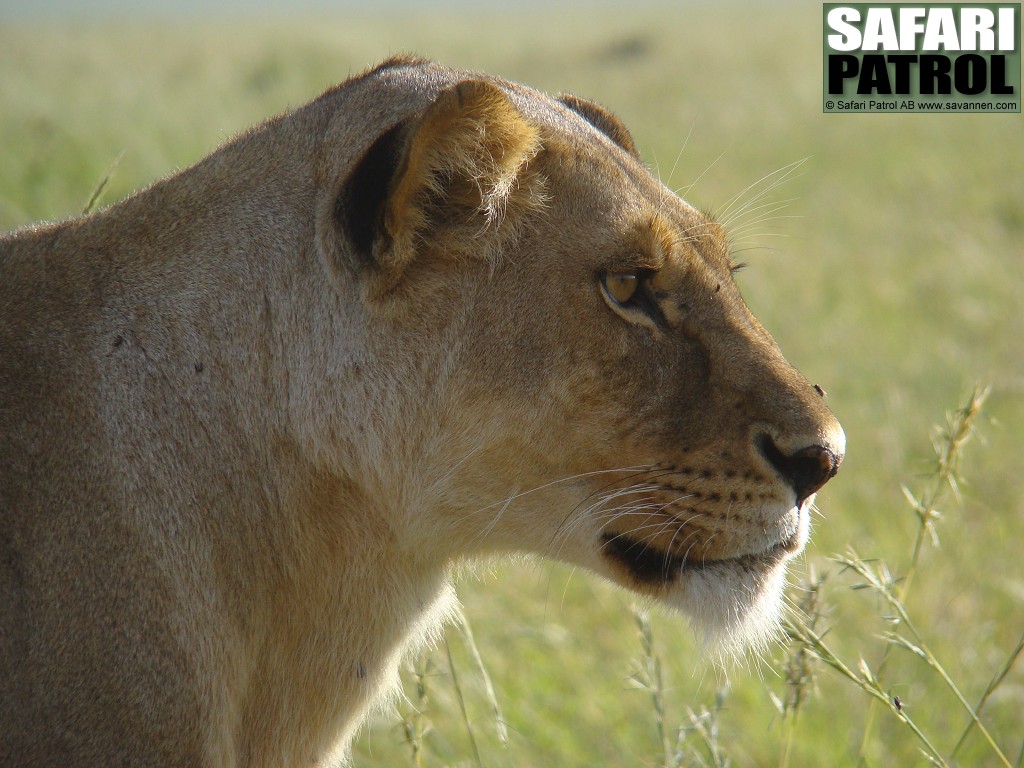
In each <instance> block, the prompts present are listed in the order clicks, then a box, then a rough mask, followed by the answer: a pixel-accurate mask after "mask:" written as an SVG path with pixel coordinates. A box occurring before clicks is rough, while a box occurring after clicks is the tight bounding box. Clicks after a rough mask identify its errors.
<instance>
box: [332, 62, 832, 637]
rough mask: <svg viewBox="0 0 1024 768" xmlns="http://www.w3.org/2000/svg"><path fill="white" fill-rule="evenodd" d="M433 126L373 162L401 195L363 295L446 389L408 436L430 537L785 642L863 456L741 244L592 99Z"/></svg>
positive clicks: (540, 100)
mask: <svg viewBox="0 0 1024 768" xmlns="http://www.w3.org/2000/svg"><path fill="white" fill-rule="evenodd" d="M416 119H417V120H418V121H419V122H418V123H415V124H414V125H413V127H411V128H410V127H409V126H408V125H406V126H404V127H403V128H402V129H401V130H402V131H405V132H407V134H408V135H405V136H402V137H399V138H397V139H392V142H393V143H394V144H396V145H398V146H400V149H399V150H397V151H396V154H395V158H396V159H394V160H393V161H392V162H391V163H390V164H388V163H383V164H382V162H381V160H380V158H379V157H378V158H376V159H372V162H373V163H374V164H375V167H381V166H383V167H393V168H394V177H393V178H392V180H391V181H390V182H389V184H388V187H387V189H386V190H384V191H381V192H380V201H379V211H378V212H377V213H375V214H374V216H375V217H376V218H375V220H376V221H377V222H378V224H377V228H376V229H375V230H374V231H373V233H372V234H371V236H368V237H366V238H364V239H365V240H366V241H367V242H372V243H373V245H372V247H371V248H370V249H369V250H370V252H371V255H372V257H373V262H374V266H373V267H372V268H370V269H369V270H368V271H367V272H366V273H365V274H364V279H365V281H366V282H365V295H366V296H367V297H368V298H367V301H368V302H369V303H370V304H371V306H372V307H374V310H373V311H374V316H375V323H378V324H379V325H380V327H382V328H386V329H387V334H388V336H387V341H383V340H382V342H381V343H382V344H394V343H395V339H398V338H401V339H404V340H405V341H404V342H403V343H406V344H418V349H419V350H420V353H418V354H419V357H418V358H417V363H416V366H417V371H418V373H417V374H416V375H419V376H426V377H427V378H429V385H428V386H427V389H426V391H425V392H424V393H423V396H422V398H421V401H420V404H419V406H418V407H417V409H416V413H415V414H413V413H412V411H411V409H409V408H406V409H405V410H404V411H403V421H402V423H401V424H397V423H394V424H393V428H394V434H393V435H392V436H391V437H390V438H387V439H388V440H390V441H391V444H393V445H403V446H406V448H407V449H408V450H409V451H410V457H409V458H410V460H411V458H412V456H411V455H412V454H415V455H416V457H417V461H418V462H419V463H418V466H425V465H428V464H429V465H431V466H432V467H433V468H432V470H431V472H432V475H431V477H432V480H431V481H430V482H429V483H428V484H427V485H428V486H429V487H430V488H431V489H433V490H432V492H431V495H430V498H419V499H417V502H416V503H417V504H418V505H419V506H420V507H421V508H422V509H424V510H426V509H431V510H436V511H435V512H434V513H432V514H431V515H429V522H425V523H424V525H423V528H422V530H430V531H431V532H432V535H433V536H434V538H435V539H437V541H438V546H439V547H442V548H445V547H447V548H448V549H449V550H450V554H451V555H452V556H461V555H465V554H474V553H477V552H494V551H525V552H530V553H536V554H540V555H543V556H547V557H553V558H557V559H561V560H564V561H568V562H571V563H574V564H577V565H580V566H583V567H586V568H588V569H590V570H592V571H595V572H597V573H600V574H602V575H604V576H606V577H608V578H610V579H612V580H613V581H615V582H617V583H619V584H621V585H623V586H625V587H627V588H629V589H632V590H634V591H637V592H640V593H642V594H645V595H650V596H654V597H656V598H659V599H662V600H664V601H667V602H669V603H671V604H674V605H677V606H679V607H681V608H682V609H684V610H685V611H686V612H687V613H689V614H690V615H692V616H693V617H695V618H696V619H698V620H699V623H700V624H701V625H702V626H704V627H705V628H708V629H711V630H715V629H722V630H727V633H728V634H729V636H731V637H734V638H743V639H751V638H752V637H753V638H756V637H757V636H758V635H760V634H763V633H765V632H770V631H771V630H772V627H773V626H774V623H775V620H776V619H775V617H776V615H777V613H778V603H779V600H780V594H781V589H782V584H783V576H784V569H785V563H786V562H787V561H788V560H789V559H791V558H792V557H793V556H794V555H796V554H797V553H799V552H800V551H801V550H802V549H803V548H804V545H805V543H806V541H807V537H808V530H809V516H810V510H811V505H812V503H813V500H814V494H815V492H816V491H817V490H818V489H819V488H820V487H821V486H822V485H823V484H824V483H825V482H826V481H827V480H828V479H830V478H831V477H832V476H833V475H835V473H836V471H837V469H838V467H839V463H840V462H841V460H842V457H843V454H844V451H845V438H844V435H843V431H842V429H841V427H840V426H839V424H838V422H837V421H836V420H835V418H834V417H833V416H832V415H831V413H830V412H829V411H828V409H827V408H826V407H825V405H824V403H823V402H822V392H821V390H820V389H818V388H817V387H815V386H812V385H811V384H810V383H809V382H808V381H807V380H806V379H804V378H803V377H802V376H801V375H800V374H799V373H798V372H797V371H796V370H795V369H794V368H792V366H790V365H789V364H788V363H787V362H786V361H785V359H784V358H783V357H782V354H781V353H780V351H779V349H778V347H777V346H776V344H775V342H774V340H773V339H772V337H771V336H770V335H769V334H768V332H767V331H766V330H765V329H764V328H763V327H762V326H761V325H760V324H759V323H758V322H757V320H756V319H755V318H754V317H753V316H752V315H751V314H750V312H749V311H748V309H747V308H746V306H745V305H744V303H743V301H742V298H741V297H740V294H739V291H738V289H737V288H736V285H735V283H734V281H733V277H732V272H733V270H734V268H735V267H734V265H733V264H732V263H731V261H730V258H729V251H728V245H727V241H726V237H725V233H724V232H723V231H722V228H721V227H720V226H719V225H718V224H717V223H716V222H715V221H714V220H713V219H712V218H710V217H709V216H706V215H704V214H702V213H700V212H699V211H697V210H696V209H694V208H693V207H691V206H690V205H689V204H687V203H686V202H684V201H683V200H681V199H679V198H678V197H677V196H676V195H675V194H674V193H672V192H671V191H670V190H668V189H667V188H666V187H664V186H663V185H662V184H661V183H660V182H659V181H657V180H656V179H655V178H653V177H652V176H651V174H650V173H649V171H648V170H647V169H646V168H645V167H644V166H643V165H642V164H641V163H640V162H639V160H638V158H637V155H636V153H635V150H634V148H633V144H632V139H631V138H630V137H629V134H628V132H627V131H626V130H625V128H623V127H622V126H621V124H619V123H618V121H617V120H616V119H615V118H614V117H612V116H611V115H609V114H608V113H606V112H604V111H603V110H602V109H601V108H599V107H597V106H596V105H593V104H590V103H589V102H584V101H582V100H579V99H576V98H567V99H564V100H563V101H562V102H560V103H556V102H554V101H552V100H550V99H547V98H546V97H543V96H541V95H540V94H536V93H535V92H532V91H527V90H526V89H523V88H522V87H520V86H515V85H512V84H507V83H502V82H500V81H469V82H462V83H456V84H454V85H453V86H452V87H451V88H449V89H448V90H444V91H442V92H441V94H440V95H439V96H438V98H437V99H436V100H435V101H434V102H433V103H432V104H431V105H430V106H428V107H427V109H426V110H425V112H424V113H423V114H421V115H420V116H418V117H417V118H416ZM463 130H464V131H465V135H464V136H463V135H462V134H460V131H463ZM463 139H464V140H465V146H460V144H461V142H462V141H463ZM373 151H374V150H372V149H371V150H370V151H369V152H368V153H367V155H366V156H365V157H366V158H372V156H373ZM364 162H370V161H369V160H367V161H364ZM357 173H358V171H357ZM350 226H351V225H350ZM425 337H426V338H429V341H427V342H426V343H425V342H424V338H425ZM382 339H383V337H382ZM424 349H431V350H434V352H433V353H431V354H433V357H432V358H431V359H430V360H429V362H428V360H427V359H425V358H424V357H423V354H424V353H423V352H422V350H424ZM422 383H423V384H425V385H426V384H428V382H427V381H423V382H422ZM413 425H415V426H413ZM427 425H429V426H427ZM414 435H415V437H413V436H414ZM425 453H427V454H429V455H430V457H432V459H433V461H431V459H430V458H428V457H427V456H425V455H424V454H425ZM413 463H415V462H412V461H409V462H406V466H409V465H410V464H413ZM403 482H405V483H408V482H409V480H408V478H405V479H404V481H403Z"/></svg>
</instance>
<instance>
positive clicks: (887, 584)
mask: <svg viewBox="0 0 1024 768" xmlns="http://www.w3.org/2000/svg"><path fill="white" fill-rule="evenodd" d="M399 52H415V53H419V54H422V55H425V56H428V57H430V58H435V59H438V60H440V61H443V62H445V63H447V64H450V65H453V66H458V67H463V68H470V69H481V70H486V71H489V72H493V73H496V74H501V75H503V76H506V77H508V78H511V79H514V80H520V81H523V82H526V83H528V84H530V85H534V86H537V87H539V88H541V89H543V90H547V91H549V92H555V93H557V92H565V91H568V92H572V93H576V94H578V95H581V96H586V97H589V98H592V99H594V100H596V101H599V102H600V103H602V104H604V105H605V106H607V107H609V108H610V109H612V110H613V111H615V112H616V113H617V114H618V115H619V116H620V117H621V118H622V119H623V120H624V121H625V123H626V124H627V125H628V126H629V127H630V129H631V130H632V132H633V135H634V138H635V139H636V142H637V144H638V146H639V147H640V150H641V153H642V154H643V156H644V159H645V161H646V162H647V163H648V164H649V165H650V167H651V168H652V169H653V170H654V171H655V172H656V173H657V174H658V175H660V177H661V178H662V179H663V180H664V181H665V183H666V184H668V186H670V187H672V188H673V189H677V190H680V191H681V193H682V194H684V195H685V197H686V198H687V199H688V200H690V201H691V202H693V203H694V204H695V205H697V206H699V207H701V208H704V209H707V210H709V211H712V212H714V213H716V214H717V215H718V217H719V218H720V219H722V220H724V221H726V222H727V223H729V226H730V229H731V231H732V233H733V238H732V242H733V246H734V248H733V249H734V252H735V257H736V259H737V260H739V261H744V262H746V263H748V265H749V266H748V267H747V269H745V270H744V271H742V272H741V273H740V274H739V275H738V281H739V284H740V287H741V289H742V291H743V293H744V295H745V297H746V299H747V301H748V303H749V304H750V306H751V308H752V309H753V311H754V313H755V314H757V315H758V316H759V318H760V319H761V321H762V322H763V323H764V324H765V325H766V326H767V327H768V328H769V329H770V330H771V331H772V333H773V334H774V335H775V337H776V339H777V341H778V342H779V344H780V346H781V347H782V349H783V351H784V353H785V354H786V355H787V357H788V358H789V359H790V360H791V361H792V362H793V363H794V364H795V365H796V366H797V367H798V368H800V369H801V370H802V371H803V372H804V373H805V374H806V375H807V376H808V378H810V379H811V381H812V382H816V383H818V384H820V385H821V386H822V387H823V388H825V389H826V390H827V391H828V402H829V404H830V406H831V408H832V409H833V411H834V412H835V413H836V415H837V416H838V417H839V418H840V420H841V421H842V422H843V426H844V427H845V429H846V433H847V439H848V456H847V458H846V461H845V462H844V464H843V467H842V470H841V472H840V474H839V476H838V477H837V478H836V479H835V480H834V481H833V482H831V483H830V484H829V485H827V486H826V487H825V488H824V490H823V491H822V492H821V493H820V494H819V496H818V501H817V507H818V510H819V512H818V514H816V515H815V519H814V533H813V538H812V541H811V544H810V546H809V548H808V551H807V553H806V555H805V556H804V557H803V558H802V559H801V560H800V561H798V562H797V563H796V565H795V567H794V568H792V569H791V582H792V588H791V590H790V598H791V601H792V602H793V603H794V604H802V605H803V606H804V609H805V613H803V614H801V613H799V612H794V614H793V618H792V619H791V620H790V622H789V624H788V630H789V634H790V636H791V637H790V640H789V641H788V642H784V643H782V644H779V645H778V646H776V647H773V648H771V649H769V650H768V651H767V652H765V653H763V654H761V655H760V656H755V657H751V658H749V659H747V660H741V661H740V662H738V663H735V664H733V663H727V664H725V665H724V666H718V665H716V664H715V662H714V657H713V654H709V653H707V652H706V651H705V650H702V648H701V644H700V640H699V638H695V637H694V633H693V632H691V630H690V629H689V627H688V626H687V623H686V621H685V619H684V618H682V617H679V616H676V615H671V614H668V613H667V612H665V611H662V610H660V609H657V608H652V607H651V606H647V605H644V604H642V603H638V602H637V601H636V599H635V598H633V597H631V596H630V595H628V594H626V593H625V592H623V591H622V590H620V589H618V588H615V587H611V586H609V585H607V584H605V583H603V582H601V581H599V580H597V579H596V578H594V577H592V576H590V575H588V574H586V573H582V572H577V571H572V570H570V569H567V568H564V567H561V566H555V565H552V564H550V563H546V562H516V563H499V564H495V565H493V566H490V567H487V568H483V569H481V570H480V571H479V572H478V573H476V574H467V575H466V577H465V578H464V579H463V580H462V582H461V584H460V588H459V594H460V597H461V599H462V602H463V605H464V614H465V617H466V623H465V624H464V625H463V626H462V627H459V626H452V627H449V629H448V632H447V636H446V640H445V641H444V642H442V643H440V644H439V645H438V646H437V647H435V648H433V649H431V650H430V651H429V652H427V653H424V654H423V655H421V656H418V657H416V658H413V659H410V660H409V662H408V664H407V668H406V671H405V673H404V677H403V681H404V691H405V698H404V699H403V700H400V701H398V702H397V703H396V706H395V707H394V708H393V709H389V710H388V711H385V712H383V713H381V714H380V715H379V717H377V718H376V719H375V720H374V721H373V723H372V725H371V727H369V728H367V729H365V730H364V732H363V734H362V736H361V737H360V739H359V740H358V742H357V744H356V749H355V765H356V766H357V767H359V768H366V767H369V766H455V765H462V766H558V767H560V768H561V767H565V768H571V767H573V766H580V767H582V766H596V765H607V766H700V765H712V766H724V765H732V766H737V767H738V766H744V767H746V766H776V765H779V766H785V765H789V766H824V765H837V766H855V765H858V764H863V765H870V766H894V765H899V766H911V765H927V764H929V760H931V761H933V762H934V763H935V764H942V763H943V762H944V763H946V764H949V765H962V766H1001V765H1009V766H1020V765H1022V761H1024V660H1022V659H1019V658H1018V656H1019V655H1024V654H1022V652H1021V642H1022V637H1024V559H1022V557H1021V552H1022V542H1024V486H1022V483H1021V478H1022V476H1024V428H1022V427H1024V298H1022V296H1024V118H1022V116H1021V115H1020V114H1008V115H986V114H964V115H933V114H910V115H834V114H833V115H823V114H822V112H821V103H820V102H821V6H820V5H816V4H813V3H804V4H792V5H773V6H771V7H770V8H769V7H765V6H762V5H760V4H750V5H745V4H743V3H736V4H728V5H723V6H721V7H715V6H713V5H710V4H709V5H706V6H703V5H702V6H700V7H696V8H692V9H681V8H669V7H664V8H661V7H654V6H652V7H647V8H644V9H641V10H634V11H630V12H625V11H614V10H607V9H605V10H598V9H576V10H568V9H567V10H557V11H551V10H547V11H545V10H542V9H541V8H540V7H533V8H530V9H527V10H517V11H506V12H505V13H501V12H499V11H498V10H477V11H468V10H465V9H463V10H461V11H454V10H445V9H444V8H443V6H438V8H437V9H435V10H433V11H427V10H415V11H398V10H389V11H387V12H385V11H380V12H377V13H374V12H373V11H370V10H367V11H365V12H345V13H341V12H339V13H338V14H337V15H333V16H332V15H317V16H313V15H307V16H304V15H302V14H292V15H289V16H281V17H279V18H273V19H269V20H268V19H264V20H260V21H256V20H245V19H235V20H228V19H227V18H222V19H211V18H204V19H200V20H185V19H180V18H177V19H175V18H171V19H161V20H159V21H145V20H136V21H112V20H90V21H81V20H76V21H69V20H64V21H60V20H48V21H28V20H18V21H6V22H2V23H0V73H2V75H0V229H3V230H6V229H10V228H14V227H17V226H21V225H24V224H27V223H29V222H32V221H36V220H42V219H54V218H60V217H64V216H69V215H72V214H75V213H78V212H81V211H82V210H83V209H84V208H86V207H87V206H88V205H90V201H91V200H92V198H93V197H94V195H96V194H98V199H97V201H95V202H94V203H93V204H99V205H103V204H108V203H111V202H114V201H116V200H117V199H120V198H122V197H124V196H125V195H127V194H129V193H131V192H132V191H133V190H136V189H138V188H140V187H142V186H145V185H146V184H148V183H150V182H151V181H153V180H155V179H157V178H159V177H161V176H164V175H166V174H168V173H171V172H173V171H174V170H175V169H179V168H182V167H185V166H187V165H189V164H191V163H192V162H194V161H196V160H198V159H199V158H200V157H202V156H203V155H205V154H206V153H208V152H210V151H212V150H213V149H214V148H216V147H217V146H218V145H219V144H220V143H222V142H223V141H224V140H226V139H227V138H229V137H231V136H232V135H234V134H236V133H237V132H239V131H241V130H243V129H245V128H246V127H247V126H248V125H250V124H252V123H254V122H257V121H259V120H261V119H264V118H266V117H268V116H270V115H273V114H276V113H279V112H281V111H283V110H285V109H287V108H289V107H293V106H298V105H300V104H302V103H304V102H305V101H307V100H309V99H311V98H313V97H315V96H316V95H318V94H319V93H320V92H321V91H322V90H324V89H325V88H327V87H328V86H330V85H332V84H334V83H336V82H338V81H340V80H343V79H344V78H345V77H346V76H348V75H349V74H354V73H356V72H359V71H361V70H362V69H364V68H365V67H367V66H368V65H371V64H373V63H376V62H377V61H379V60H381V59H383V58H386V57H387V56H389V55H391V54H394V53H399ZM104 179H106V180H107V181H106V183H105V184H104V185H102V188H100V186H101V181H102V180H104ZM976 387H980V388H981V389H976ZM985 388H988V389H987V398H985V397H983V395H984V392H983V391H982V390H983V389H985ZM972 393H973V394H974V398H973V399H972ZM981 400H984V402H981ZM979 406H980V408H979ZM958 409H961V412H960V413H956V411H957V410H958ZM947 415H948V420H947ZM933 534H934V535H933ZM837 558H839V559H837ZM908 576H909V577H910V578H907V577H908ZM809 584H814V585H817V586H816V588H815V589H813V590H811V591H808V585H809ZM470 627H471V630H470V629H469V628H470ZM823 657H824V658H823ZM894 697H898V699H899V705H898V706H897V705H895V704H894Z"/></svg>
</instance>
